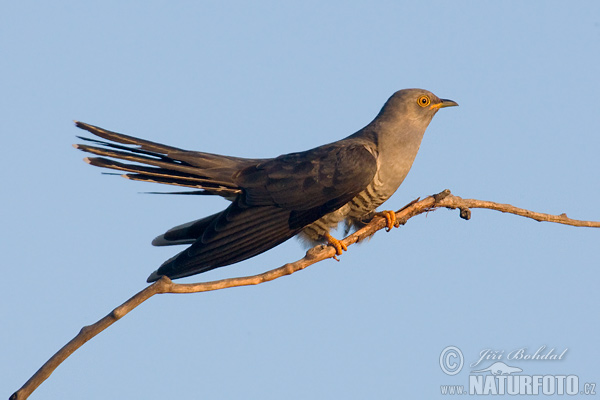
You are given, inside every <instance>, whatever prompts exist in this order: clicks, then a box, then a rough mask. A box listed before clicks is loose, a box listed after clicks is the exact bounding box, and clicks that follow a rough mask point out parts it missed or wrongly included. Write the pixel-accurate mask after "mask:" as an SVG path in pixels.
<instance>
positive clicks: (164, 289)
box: [10, 190, 600, 400]
mask: <svg viewBox="0 0 600 400" xmlns="http://www.w3.org/2000/svg"><path fill="white" fill-rule="evenodd" d="M437 208H449V209H459V210H460V216H461V218H463V219H470V217H471V211H470V209H471V208H487V209H490V210H496V211H501V212H504V213H509V214H515V215H520V216H522V217H526V218H531V219H534V220H536V221H547V222H555V223H559V224H565V225H571V226H578V227H593V228H600V222H596V221H580V220H575V219H571V218H568V217H567V216H566V214H561V215H551V214H542V213H538V212H533V211H529V210H525V209H522V208H517V207H514V206H511V205H510V204H500V203H494V202H491V201H483V200H475V199H462V198H460V197H458V196H454V195H452V194H451V193H450V191H449V190H444V191H443V192H440V193H438V194H436V195H433V196H429V197H427V198H425V199H423V200H419V199H417V200H415V201H413V202H411V203H409V204H408V205H407V206H405V207H404V208H402V209H401V210H399V211H397V212H396V223H395V226H399V225H404V224H405V223H406V222H408V220H409V219H410V218H412V217H414V216H416V215H419V214H422V213H425V212H429V211H432V210H434V209H437ZM385 227H386V219H385V218H383V217H379V216H377V217H375V218H373V220H372V221H371V222H370V223H369V224H368V225H367V226H365V227H364V228H362V229H360V230H358V231H356V232H355V233H353V234H352V235H350V236H348V237H346V238H345V239H343V240H342V242H343V243H344V244H345V245H346V246H350V245H352V244H354V243H356V242H359V241H361V240H363V239H365V238H367V237H369V236H371V235H373V234H374V233H375V232H377V231H378V230H380V229H383V228H385ZM334 255H335V249H334V248H333V247H332V246H324V245H319V246H315V247H313V248H312V249H310V250H308V251H307V252H306V255H305V256H304V258H302V259H300V260H298V261H295V262H292V263H289V264H285V265H283V266H281V267H279V268H276V269H273V270H270V271H267V272H264V273H262V274H258V275H252V276H245V277H239V278H231V279H222V280H218V281H212V282H202V283H191V284H178V283H173V282H172V281H171V280H170V279H169V278H167V277H165V276H163V277H162V278H161V279H159V280H158V281H156V282H154V283H153V284H151V285H150V286H148V287H146V288H145V289H143V290H142V291H140V292H138V293H137V294H136V295H135V296H133V297H131V298H130V299H129V300H127V301H126V302H125V303H123V304H121V305H120V306H119V307H117V308H115V309H114V310H112V311H111V312H110V313H109V314H108V315H107V316H105V317H104V318H102V319H101V320H99V321H98V322H96V323H94V324H92V325H88V326H85V327H83V328H82V329H81V331H80V332H79V333H78V334H77V336H75V337H74V338H73V339H72V340H71V341H70V342H69V343H67V344H66V345H65V346H64V347H63V348H61V349H60V350H59V351H58V352H57V353H56V354H54V355H53V356H52V357H51V358H50V359H49V360H48V361H47V362H46V363H45V364H44V365H43V366H42V367H41V368H40V369H39V370H38V371H37V372H36V373H35V374H34V375H33V376H32V377H31V378H30V379H29V380H28V381H27V382H26V383H25V384H24V385H23V387H21V389H19V390H18V391H16V392H15V393H13V395H12V396H11V397H10V399H11V400H23V399H26V398H28V397H29V395H30V394H31V393H32V392H33V391H34V390H35V389H36V388H37V387H38V386H39V385H40V384H41V383H42V382H44V381H45V380H46V379H48V377H49V376H50V375H51V374H52V372H54V370H55V369H56V368H57V367H58V366H59V365H60V364H61V363H62V362H63V361H64V360H66V359H67V357H69V356H70V355H71V354H73V352H75V350H77V349H78V348H80V347H81V346H83V344H84V343H85V342H87V341H88V340H90V339H92V338H93V337H94V336H96V335H98V334H99V333H100V332H102V331H103V330H104V329H106V328H108V327H109V326H111V325H112V324H113V323H115V322H116V321H118V320H119V319H120V318H122V317H123V316H125V315H126V314H127V313H129V312H130V311H132V310H133V309H134V308H136V307H137V306H139V305H140V304H142V303H143V302H144V301H146V300H148V299H149V298H150V297H152V296H154V295H155V294H160V293H198V292H208V291H211V290H219V289H225V288H230V287H237V286H248V285H258V284H260V283H264V282H269V281H272V280H274V279H277V278H280V277H282V276H286V275H291V274H293V273H294V272H297V271H300V270H302V269H304V268H306V267H308V266H309V265H312V264H314V263H316V262H319V261H322V260H325V259H327V258H332V257H333V256H334Z"/></svg>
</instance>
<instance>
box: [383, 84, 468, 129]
mask: <svg viewBox="0 0 600 400" xmlns="http://www.w3.org/2000/svg"><path fill="white" fill-rule="evenodd" d="M453 106H458V103H456V102H455V101H452V100H447V99H440V98H439V97H437V96H436V95H435V94H433V93H431V92H430V91H428V90H424V89H403V90H399V91H397V92H396V93H394V94H393V95H392V97H390V98H389V99H388V101H387V102H386V103H385V105H384V106H383V108H382V109H381V112H380V113H379V116H380V118H382V119H384V120H387V121H390V122H397V121H410V122H411V123H412V124H415V123H416V124H419V125H420V124H424V125H425V127H426V126H427V125H428V124H429V122H431V119H432V118H433V116H434V115H435V113H436V112H438V110H439V109H440V108H444V107H453Z"/></svg>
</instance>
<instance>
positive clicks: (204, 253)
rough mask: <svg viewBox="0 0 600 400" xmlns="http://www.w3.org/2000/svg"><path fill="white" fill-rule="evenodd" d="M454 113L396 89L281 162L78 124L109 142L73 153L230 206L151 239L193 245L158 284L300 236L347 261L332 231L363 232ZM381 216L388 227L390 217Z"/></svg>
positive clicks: (430, 98) (430, 97)
mask: <svg viewBox="0 0 600 400" xmlns="http://www.w3.org/2000/svg"><path fill="white" fill-rule="evenodd" d="M457 105H458V104H457V103H456V102H454V101H452V100H446V99H440V98H438V97H437V96H435V95H434V94H433V93H431V92H429V91H427V90H422V89H404V90H400V91H398V92H396V93H394V94H393V95H392V96H391V97H390V98H389V99H388V100H387V102H386V103H385V104H384V106H383V108H382V109H381V111H380V112H379V114H377V116H376V117H375V119H374V120H373V121H371V123H369V124H368V125H367V126H365V127H364V128H362V129H361V130H359V131H358V132H356V133H354V134H352V135H350V136H348V137H346V138H344V139H341V140H338V141H336V142H333V143H329V144H325V145H323V146H319V147H316V148H314V149H311V150H307V151H303V152H298V153H290V154H284V155H281V156H279V157H276V158H266V159H249V158H240V157H231V156H224V155H218V154H211V153H204V152H198V151H189V150H183V149H179V148H176V147H171V146H167V145H164V144H160V143H155V142H151V141H148V140H143V139H138V138H135V137H132V136H127V135H123V134H120V133H115V132H111V131H108V130H105V129H102V128H99V127H97V126H93V125H89V124H85V123H83V122H78V121H76V122H75V123H76V126H77V127H79V128H81V129H85V130H87V131H89V132H90V133H92V134H94V135H96V136H98V137H100V138H102V139H105V140H107V141H102V140H97V139H90V138H85V137H80V136H79V138H80V139H82V140H85V141H87V142H90V143H92V144H93V145H88V144H77V145H74V147H75V148H77V149H79V150H83V151H85V152H88V153H92V154H95V155H98V156H101V157H88V158H85V161H86V162H88V163H89V164H92V165H95V166H98V167H105V168H111V169H115V170H120V171H125V172H126V174H125V175H123V176H124V177H125V178H128V179H133V180H137V181H146V182H156V183H163V184H169V185H177V186H185V187H191V188H195V189H197V190H195V191H190V192H183V193H188V194H196V195H217V196H222V197H224V198H226V199H227V200H229V201H231V204H230V205H229V206H228V207H227V208H226V209H224V210H223V211H221V212H219V213H216V214H213V215H210V216H207V217H204V218H201V219H198V220H195V221H192V222H188V223H185V224H183V225H179V226H176V227H174V228H172V229H170V230H168V231H167V232H166V233H164V234H163V235H160V236H158V237H157V238H156V239H154V241H153V242H152V244H153V245H155V246H170V245H179V244H183V245H190V246H189V247H188V248H186V249H185V250H183V251H182V252H180V253H179V254H177V255H175V256H174V257H172V258H170V259H169V260H167V261H165V262H164V263H163V264H162V265H161V266H160V267H159V268H158V270H156V271H154V272H153V273H152V274H151V275H150V276H149V277H148V282H153V281H156V280H158V279H159V278H160V277H161V276H163V275H166V276H167V277H169V278H172V279H175V278H182V277H185V276H190V275H194V274H199V273H202V272H206V271H209V270H211V269H214V268H218V267H223V266H226V265H230V264H233V263H236V262H239V261H243V260H246V259H248V258H250V257H254V256H255V255H257V254H260V253H263V252H265V251H267V250H269V249H271V248H273V247H275V246H277V245H279V244H280V243H282V242H284V241H286V240H288V239H290V238H291V237H293V236H295V235H298V234H300V235H302V236H303V237H304V238H306V239H308V240H309V241H312V242H317V243H324V242H325V243H329V244H331V245H333V246H334V247H335V248H336V253H337V254H338V255H339V254H341V252H342V250H345V246H344V245H343V244H342V243H341V242H340V241H338V240H336V239H335V238H333V237H332V236H331V235H330V233H329V231H330V229H332V228H335V227H337V226H338V224H339V223H340V222H342V221H343V222H345V223H346V226H347V227H348V228H351V227H358V226H362V225H364V224H365V222H367V221H368V220H369V219H370V218H372V217H373V215H375V210H376V208H377V207H379V206H380V205H381V204H383V202H385V201H386V200H387V199H388V198H389V197H390V196H392V194H394V192H395V191H396V189H398V187H399V186H400V184H401V183H402V181H403V180H404V178H405V177H406V175H407V174H408V171H409V170H410V168H411V166H412V164H413V161H414V159H415V157H416V155H417V151H418V150H419V146H420V144H421V139H422V138H423V134H424V133H425V129H426V128H427V126H428V125H429V123H430V122H431V119H432V118H433V116H434V115H435V113H436V112H437V111H438V110H439V109H440V108H443V107H451V106H457ZM106 157H110V158H106ZM114 159H118V160H124V161H127V163H123V162H119V161H116V160H114ZM132 163H133V164H132ZM179 193H181V192H179ZM384 213H386V212H384ZM384 215H385V216H386V218H387V219H388V225H389V224H390V221H391V219H393V216H392V215H393V213H390V212H387V213H386V214H384Z"/></svg>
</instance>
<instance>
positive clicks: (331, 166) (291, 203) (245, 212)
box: [148, 141, 377, 281]
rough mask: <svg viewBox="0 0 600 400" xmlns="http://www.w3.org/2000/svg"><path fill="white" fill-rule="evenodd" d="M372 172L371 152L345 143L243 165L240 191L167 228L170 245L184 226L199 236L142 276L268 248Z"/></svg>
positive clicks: (194, 269) (359, 186) (229, 260)
mask: <svg viewBox="0 0 600 400" xmlns="http://www.w3.org/2000/svg"><path fill="white" fill-rule="evenodd" d="M376 170H377V160H376V155H375V152H374V150H373V149H372V148H371V147H369V145H368V144H365V143H354V142H350V141H348V142H344V141H342V142H338V143H334V144H331V145H326V146H321V147H318V148H316V149H313V150H309V151H306V152H302V153H293V154H288V155H284V156H280V157H278V158H275V159H272V160H269V161H267V162H264V163H260V164H257V165H255V166H252V167H248V168H246V169H244V170H242V171H241V172H240V173H239V174H238V175H237V176H236V177H235V181H236V183H237V185H238V186H239V187H241V188H242V189H243V191H242V194H241V195H240V196H239V197H238V198H237V199H236V200H235V201H234V202H233V203H232V204H231V205H230V206H229V207H228V208H227V209H225V210H224V211H222V212H221V213H219V214H215V215H213V216H210V217H207V218H204V219H202V220H199V221H196V222H194V223H192V224H185V225H183V226H182V227H181V228H182V229H179V230H177V229H176V230H171V231H170V232H171V239H172V240H173V243H174V244H176V243H175V242H176V241H179V243H182V240H184V243H185V239H186V238H185V237H183V236H185V235H182V234H183V233H184V230H185V233H187V234H191V235H199V236H197V240H196V241H195V242H194V243H193V244H192V245H191V246H190V247H189V248H188V249H186V250H184V251H182V252H181V253H179V254H178V255H176V256H175V257H173V258H171V259H170V260H167V261H166V262H165V263H164V264H163V265H162V266H161V267H160V268H159V269H158V270H157V271H156V272H154V273H153V274H152V275H151V276H150V277H149V278H148V280H149V281H154V280H156V279H158V278H159V277H160V276H161V275H167V276H169V277H171V278H180V277H184V276H189V275H194V274H197V273H201V272H205V271H208V270H211V269H214V268H217V267H221V266H225V265H229V264H233V263H235V262H239V261H242V260H245V259H248V258H250V257H253V256H255V255H257V254H260V253H262V252H264V251H266V250H268V249H271V248H273V247H275V246H277V245H278V244H280V243H282V242H284V241H286V240H287V239H289V238H291V237H293V236H294V235H296V234H297V233H298V232H300V230H302V228H304V227H305V226H307V225H309V224H311V223H313V222H314V221H316V220H318V219H319V218H321V217H322V216H324V215H326V214H328V213H330V212H332V211H335V210H336V209H338V208H339V207H341V206H343V205H344V204H346V203H347V202H349V201H350V200H352V198H353V197H354V196H356V195H357V194H358V193H360V192H361V191H363V190H364V189H365V188H366V187H367V186H368V185H369V183H371V181H372V180H373V177H374V175H375V172H376ZM168 238H169V232H167V233H166V234H165V235H163V236H161V237H159V238H157V241H159V242H161V243H160V244H167V243H164V240H165V239H168ZM188 239H190V237H189V236H188Z"/></svg>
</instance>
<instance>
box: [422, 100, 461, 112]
mask: <svg viewBox="0 0 600 400" xmlns="http://www.w3.org/2000/svg"><path fill="white" fill-rule="evenodd" d="M440 100H441V103H437V104H432V105H431V107H429V109H430V110H439V109H440V108H444V107H454V106H458V103H457V102H455V101H454V100H448V99H440Z"/></svg>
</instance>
